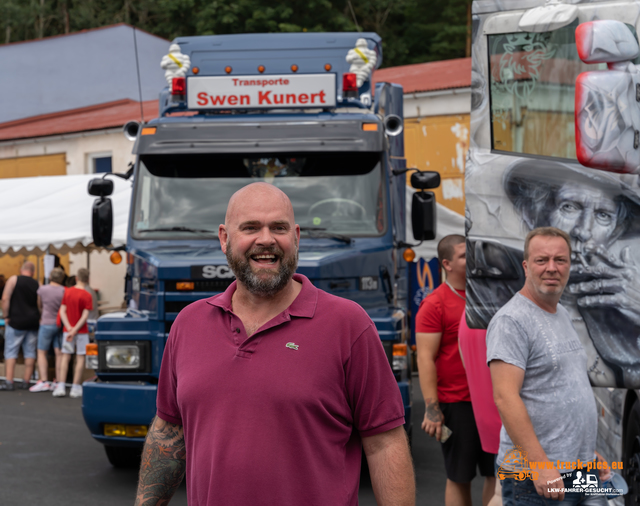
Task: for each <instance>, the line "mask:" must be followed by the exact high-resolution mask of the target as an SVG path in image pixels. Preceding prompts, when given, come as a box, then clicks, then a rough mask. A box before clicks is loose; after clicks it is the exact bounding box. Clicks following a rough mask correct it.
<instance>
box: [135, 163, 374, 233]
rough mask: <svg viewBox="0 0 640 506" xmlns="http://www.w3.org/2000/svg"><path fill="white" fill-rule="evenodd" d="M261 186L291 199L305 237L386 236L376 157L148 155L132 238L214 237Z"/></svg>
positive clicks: (140, 175) (139, 185)
mask: <svg viewBox="0 0 640 506" xmlns="http://www.w3.org/2000/svg"><path fill="white" fill-rule="evenodd" d="M258 181H263V182H267V183H270V184H273V185H274V186H277V187H278V188H280V189H281V190H282V191H284V192H285V193H286V194H287V195H288V196H289V198H290V199H291V203H292V204H293V209H294V212H295V217H296V222H297V223H298V224H299V225H300V226H301V227H302V229H303V231H302V235H303V236H305V235H306V236H311V237H320V234H319V233H318V231H322V232H323V233H322V236H324V237H327V236H329V234H339V235H342V236H376V235H381V234H382V233H384V230H385V221H386V220H385V217H384V201H383V198H384V197H383V195H384V192H383V188H382V167H381V163H380V156H379V154H374V153H358V154H353V153H346V154H345V153H341V154H337V153H336V154H331V153H305V154H304V156H302V157H299V156H294V155H278V156H274V155H265V156H256V157H254V158H247V157H246V155H244V156H242V155H237V156H235V155H234V156H229V155H224V156H223V155H193V156H191V155H180V156H179V157H177V156H175V157H174V156H171V155H163V156H162V157H160V156H157V157H150V156H147V157H144V156H143V157H141V160H140V164H139V170H138V175H137V178H136V196H135V204H134V210H135V211H134V213H135V214H134V222H133V231H132V232H133V236H134V237H135V238H137V239H167V238H183V239H186V238H190V239H192V238H203V239H206V238H209V237H210V236H209V234H201V236H202V237H198V234H194V233H192V232H190V230H188V229H191V230H207V231H208V230H215V231H216V233H217V228H218V225H219V224H220V223H223V222H224V216H225V212H226V208H227V203H228V201H229V198H230V197H231V195H232V194H233V193H234V192H236V191H237V190H239V189H240V188H242V187H243V186H246V185H247V184H250V183H254V182H258ZM305 228H306V229H307V230H306V231H305V230H304V229H305Z"/></svg>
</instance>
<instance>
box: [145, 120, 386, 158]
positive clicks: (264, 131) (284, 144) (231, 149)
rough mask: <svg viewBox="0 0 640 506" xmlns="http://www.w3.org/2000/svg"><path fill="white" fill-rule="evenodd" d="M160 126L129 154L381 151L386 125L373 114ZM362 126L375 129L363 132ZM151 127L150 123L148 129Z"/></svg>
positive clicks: (382, 149) (180, 123)
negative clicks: (319, 118)
mask: <svg viewBox="0 0 640 506" xmlns="http://www.w3.org/2000/svg"><path fill="white" fill-rule="evenodd" d="M216 119H217V121H215V122H214V121H206V120H203V121H196V120H194V118H191V119H190V121H189V122H188V123H187V122H170V123H158V124H155V125H153V126H154V127H155V132H154V133H153V134H151V135H140V136H138V138H137V140H136V144H135V146H134V148H133V152H134V153H135V154H138V155H143V154H154V155H160V154H181V153H184V154H187V153H277V152H283V151H288V152H291V151H296V152H299V151H333V152H335V151H341V152H345V151H355V152H361V151H369V152H371V151H375V152H381V151H384V126H383V125H382V122H381V121H380V119H379V118H378V117H377V116H375V115H373V114H371V115H367V116H358V119H355V118H354V119H348V118H345V119H340V120H329V121H323V120H312V119H310V118H305V119H304V121H301V120H300V119H299V118H297V120H296V119H294V118H293V117H292V118H291V119H290V120H278V121H261V122H259V123H258V122H248V121H247V119H246V118H244V119H243V121H224V122H221V121H219V118H216ZM363 124H376V125H377V128H376V129H375V130H373V129H366V130H365V129H364V128H363V126H362V125H363ZM150 126H151V125H150Z"/></svg>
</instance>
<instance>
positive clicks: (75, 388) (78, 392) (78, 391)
mask: <svg viewBox="0 0 640 506" xmlns="http://www.w3.org/2000/svg"><path fill="white" fill-rule="evenodd" d="M69 397H71V398H72V399H77V398H78V397H82V385H72V386H71V392H69Z"/></svg>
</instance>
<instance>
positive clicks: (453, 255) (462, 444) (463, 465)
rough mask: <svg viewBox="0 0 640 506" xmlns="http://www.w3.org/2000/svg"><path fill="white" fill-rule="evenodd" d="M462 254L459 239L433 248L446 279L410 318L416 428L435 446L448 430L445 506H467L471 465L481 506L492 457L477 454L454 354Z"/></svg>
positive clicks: (490, 480)
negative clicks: (419, 412)
mask: <svg viewBox="0 0 640 506" xmlns="http://www.w3.org/2000/svg"><path fill="white" fill-rule="evenodd" d="M465 254H466V250H465V239H464V237H463V236H461V235H448V236H446V237H445V238H443V239H442V240H441V241H440V242H439V243H438V260H439V261H440V265H441V267H442V269H443V270H444V272H445V274H446V277H445V280H444V282H443V283H442V284H441V285H440V286H439V287H438V288H436V289H435V290H434V291H433V292H432V293H431V294H430V295H429V296H428V297H427V298H426V299H425V300H424V301H422V304H421V305H420V309H418V314H417V315H416V345H417V349H418V369H419V371H420V388H421V389H422V395H423V396H424V402H425V405H426V409H425V415H424V420H423V422H422V428H423V429H424V431H425V432H427V433H428V434H429V435H430V436H435V437H436V439H437V440H438V441H441V436H442V429H443V427H442V426H443V425H446V427H447V428H449V429H450V430H451V431H452V433H451V436H450V437H449V438H448V439H446V441H441V442H442V453H443V454H444V461H445V469H446V472H447V485H446V488H445V504H446V506H454V505H455V506H458V505H465V506H467V505H468V506H470V505H471V480H472V479H473V478H474V477H475V475H476V466H478V467H479V468H480V474H481V475H482V476H485V477H486V480H485V484H484V490H483V494H482V498H483V501H482V502H483V504H484V505H485V506H486V504H487V503H488V502H489V500H490V499H491V497H492V495H493V491H494V488H495V477H494V459H495V456H494V455H492V454H489V453H486V452H484V451H483V450H482V446H481V444H480V437H479V436H478V429H477V428H476V424H475V419H474V417H473V410H472V407H471V397H470V395H469V386H468V384H467V376H466V374H465V370H464V366H463V365H462V360H461V359H460V352H459V350H458V326H459V324H460V318H461V316H462V314H463V313H464V306H465V291H464V288H465V275H466V255H465Z"/></svg>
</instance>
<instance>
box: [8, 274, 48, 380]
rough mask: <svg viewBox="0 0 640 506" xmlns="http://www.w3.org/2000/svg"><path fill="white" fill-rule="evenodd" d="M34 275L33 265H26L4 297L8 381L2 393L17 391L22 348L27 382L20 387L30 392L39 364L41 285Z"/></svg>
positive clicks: (12, 278) (9, 280) (9, 285)
mask: <svg viewBox="0 0 640 506" xmlns="http://www.w3.org/2000/svg"><path fill="white" fill-rule="evenodd" d="M35 271H36V267H35V265H33V263H31V262H25V263H24V264H23V265H22V267H21V268H20V274H19V275H18V276H11V277H10V278H9V279H8V280H7V284H6V285H5V287H4V292H3V293H2V313H3V314H4V317H5V320H4V323H5V331H4V364H5V368H6V369H5V376H6V378H7V379H6V381H5V382H4V383H3V384H2V385H0V390H14V389H15V387H14V385H13V376H14V372H15V367H16V361H17V359H18V353H19V351H20V348H22V355H23V356H24V376H23V378H24V379H23V381H22V383H21V384H20V387H21V388H24V389H27V388H29V380H30V379H31V375H32V374H33V368H34V365H35V362H36V343H37V341H38V326H39V325H40V311H38V295H37V291H38V286H39V285H38V282H37V281H36V280H35V279H33V275H34V274H35Z"/></svg>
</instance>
